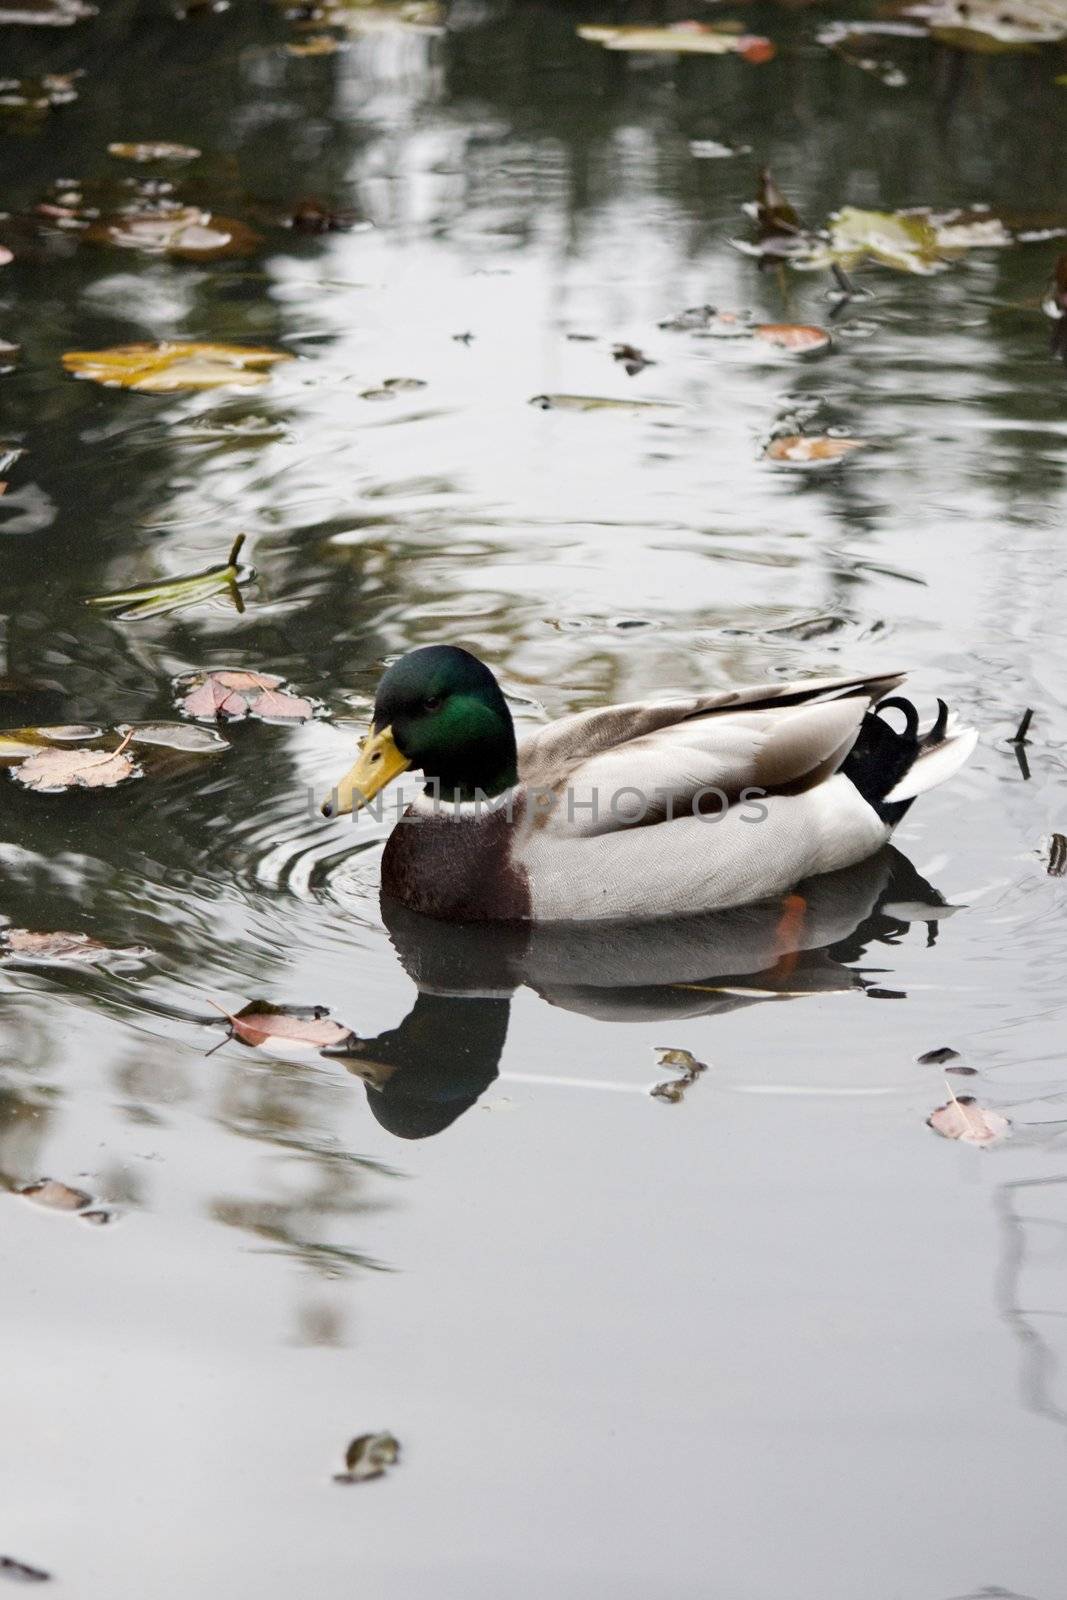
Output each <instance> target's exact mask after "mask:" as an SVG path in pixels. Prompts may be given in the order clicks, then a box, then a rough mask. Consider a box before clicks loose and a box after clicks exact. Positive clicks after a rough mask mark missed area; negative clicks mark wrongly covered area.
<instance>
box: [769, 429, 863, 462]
mask: <svg viewBox="0 0 1067 1600" xmlns="http://www.w3.org/2000/svg"><path fill="white" fill-rule="evenodd" d="M866 443H867V441H866V440H865V439H839V438H834V437H832V436H831V435H829V434H807V433H786V434H781V435H779V437H778V438H777V439H772V440H771V442H770V444H769V445H768V446H767V449H766V451H765V452H764V455H765V457H766V459H767V460H768V461H771V462H773V463H774V465H775V466H779V467H800V468H802V469H811V468H813V467H830V466H835V465H836V464H837V463H838V462H841V461H844V460H845V459H846V458H847V457H848V456H850V455H851V454H852V453H853V451H855V450H862V449H863V448H864V446H865V445H866Z"/></svg>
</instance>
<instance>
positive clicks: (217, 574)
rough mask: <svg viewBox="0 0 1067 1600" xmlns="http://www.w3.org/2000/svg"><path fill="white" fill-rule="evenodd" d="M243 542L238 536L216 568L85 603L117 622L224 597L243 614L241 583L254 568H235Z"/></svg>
mask: <svg viewBox="0 0 1067 1600" xmlns="http://www.w3.org/2000/svg"><path fill="white" fill-rule="evenodd" d="M244 542H245V535H244V534H243V533H239V534H238V535H237V538H236V539H235V540H234V542H233V545H232V547H231V549H230V554H229V557H228V558H227V560H226V561H225V562H223V563H221V564H220V565H218V566H214V567H206V568H205V569H204V571H203V572H193V573H190V574H189V575H188V576H187V577H184V578H167V579H165V580H164V581H163V582H161V583H143V584H140V585H139V586H138V587H137V588H134V589H122V590H118V591H116V592H115V593H114V594H101V595H94V596H93V597H92V599H89V600H87V601H86V602H85V603H86V605H88V606H92V607H94V609H95V610H97V611H106V612H108V613H109V614H111V615H113V616H114V617H115V619H116V621H118V622H137V621H144V620H145V619H146V618H149V617H163V616H167V615H169V613H170V612H172V611H180V610H183V609H184V608H185V607H186V606H192V605H198V604H199V603H200V602H201V601H203V600H210V599H213V598H214V596H215V595H226V597H227V598H228V599H229V600H230V602H231V603H232V605H233V606H234V608H235V609H236V610H237V611H243V610H244V600H243V599H242V596H241V584H242V583H248V582H250V581H251V580H252V578H254V577H255V569H254V568H252V567H241V566H239V565H238V558H239V556H240V554H241V548H242V546H243V545H244Z"/></svg>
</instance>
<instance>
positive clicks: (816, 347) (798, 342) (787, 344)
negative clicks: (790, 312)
mask: <svg viewBox="0 0 1067 1600" xmlns="http://www.w3.org/2000/svg"><path fill="white" fill-rule="evenodd" d="M752 334H753V337H754V338H756V339H758V340H759V341H760V342H761V343H762V344H769V345H771V346H773V348H774V349H775V350H785V351H787V352H788V354H789V355H793V356H814V355H821V354H822V352H823V351H824V350H828V349H829V348H830V345H831V343H832V340H831V338H830V335H829V334H828V333H827V331H826V329H825V328H818V327H815V326H814V325H811V326H809V325H806V324H804V323H801V322H757V323H756V325H755V327H754V328H753V329H752Z"/></svg>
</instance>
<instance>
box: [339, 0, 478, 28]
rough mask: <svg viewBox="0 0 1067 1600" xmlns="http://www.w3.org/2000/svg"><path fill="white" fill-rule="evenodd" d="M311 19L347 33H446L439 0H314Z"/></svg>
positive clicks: (443, 12)
mask: <svg viewBox="0 0 1067 1600" xmlns="http://www.w3.org/2000/svg"><path fill="white" fill-rule="evenodd" d="M308 10H309V21H311V22H313V23H314V24H316V25H318V26H319V27H323V26H325V27H328V28H343V29H345V31H346V32H348V33H353V34H364V33H443V32H444V26H445V22H446V20H447V13H446V11H445V8H444V6H443V5H442V4H440V0H311V4H310V5H309V8H308Z"/></svg>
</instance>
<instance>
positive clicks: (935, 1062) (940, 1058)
mask: <svg viewBox="0 0 1067 1600" xmlns="http://www.w3.org/2000/svg"><path fill="white" fill-rule="evenodd" d="M916 1059H917V1061H918V1063H919V1065H920V1066H921V1067H941V1066H944V1064H945V1062H946V1061H958V1060H959V1059H960V1053H959V1051H958V1050H953V1049H952V1048H951V1046H950V1045H947V1044H946V1045H942V1046H941V1048H940V1049H939V1050H927V1051H926V1053H925V1054H924V1055H921V1056H917V1057H916Z"/></svg>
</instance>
